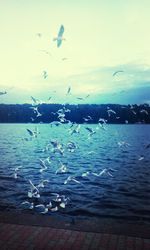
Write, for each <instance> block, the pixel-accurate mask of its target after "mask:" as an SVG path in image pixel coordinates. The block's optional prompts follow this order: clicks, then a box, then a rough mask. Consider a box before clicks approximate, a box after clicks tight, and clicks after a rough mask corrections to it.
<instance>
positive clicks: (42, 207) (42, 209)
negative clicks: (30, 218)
mask: <svg viewBox="0 0 150 250" xmlns="http://www.w3.org/2000/svg"><path fill="white" fill-rule="evenodd" d="M35 209H36V210H37V211H38V212H40V213H41V214H46V213H47V212H48V207H45V205H43V204H39V205H36V206H35Z"/></svg>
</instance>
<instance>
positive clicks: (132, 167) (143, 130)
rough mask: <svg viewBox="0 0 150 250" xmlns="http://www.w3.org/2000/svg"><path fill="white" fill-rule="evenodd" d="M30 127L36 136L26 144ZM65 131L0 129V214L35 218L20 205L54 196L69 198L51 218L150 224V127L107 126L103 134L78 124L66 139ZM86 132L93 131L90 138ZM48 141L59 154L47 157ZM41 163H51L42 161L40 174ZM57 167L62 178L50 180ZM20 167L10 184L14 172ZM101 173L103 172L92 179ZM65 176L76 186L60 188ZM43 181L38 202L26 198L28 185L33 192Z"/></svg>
mask: <svg viewBox="0 0 150 250" xmlns="http://www.w3.org/2000/svg"><path fill="white" fill-rule="evenodd" d="M35 127H38V130H39V134H38V135H37V138H36V137H35V138H32V136H31V135H29V133H28V132H27V130H26V129H30V130H32V131H34V130H35ZM69 127H70V125H68V124H66V125H60V126H55V125H53V126H51V125H50V124H37V125H36V124H0V210H21V211H22V212H24V211H25V212H30V213H31V212H32V213H37V211H35V210H34V209H33V210H32V211H31V210H28V209H27V210H26V209H24V208H23V207H22V205H21V203H22V202H24V201H29V202H33V203H34V204H35V205H37V204H41V203H42V204H47V203H48V202H49V201H52V200H53V198H54V196H53V193H54V192H55V193H58V194H60V195H65V196H66V197H69V200H68V204H67V205H66V207H65V209H62V208H59V209H58V211H57V212H56V213H57V214H59V215H62V216H84V217H91V216H95V217H100V216H102V217H115V218H124V219H145V220H150V148H149V147H147V148H146V145H148V144H149V143H150V133H149V131H150V125H137V124H136V125H107V126H106V130H104V129H101V128H99V129H97V125H86V124H84V125H81V128H80V133H74V134H72V135H71V134H70V132H69ZM86 127H88V128H92V129H93V130H94V131H96V133H95V134H93V135H92V136H91V138H88V134H89V132H88V130H87V129H86ZM52 140H57V141H58V142H59V143H60V144H61V145H62V148H63V150H64V152H63V154H60V153H59V152H53V146H52V144H51V143H50V141H52ZM70 141H71V142H74V143H75V144H76V146H77V148H76V149H75V150H74V152H69V151H68V148H67V143H68V142H70ZM122 142H123V145H121V146H119V145H118V143H122ZM48 144H49V146H47V145H48ZM47 157H50V159H51V163H48V162H46V161H45V164H46V166H47V169H46V170H44V171H43V172H42V173H41V172H40V169H41V166H40V162H39V159H42V160H45V159H46V158H47ZM61 163H62V164H64V165H65V166H67V172H66V173H57V174H56V172H57V171H58V169H59V168H60V166H61ZM20 165H21V166H22V167H21V168H20V169H19V171H17V178H16V179H15V178H14V169H15V168H16V167H18V166H20ZM104 169H106V170H107V171H108V172H106V173H104V174H102V175H100V176H97V175H98V174H99V173H100V172H101V171H102V170H104ZM87 171H88V172H89V174H88V175H87V176H82V174H83V173H86V172H87ZM93 173H94V174H93ZM68 176H73V177H74V178H75V179H76V180H77V182H75V181H70V182H68V183H67V184H66V185H65V184H64V182H65V180H66V179H67V178H68ZM43 179H47V180H48V181H49V182H48V183H46V184H45V187H44V188H40V198H38V199H37V198H29V197H28V191H29V189H30V184H29V180H32V182H33V183H34V185H35V186H37V185H38V184H39V183H40V181H41V180H43ZM51 213H52V212H49V213H48V214H51Z"/></svg>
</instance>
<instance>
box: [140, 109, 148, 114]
mask: <svg viewBox="0 0 150 250" xmlns="http://www.w3.org/2000/svg"><path fill="white" fill-rule="evenodd" d="M140 113H143V114H146V115H148V112H147V110H145V109H142V110H140Z"/></svg>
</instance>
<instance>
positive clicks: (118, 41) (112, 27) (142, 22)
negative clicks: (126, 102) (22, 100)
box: [0, 0, 150, 94]
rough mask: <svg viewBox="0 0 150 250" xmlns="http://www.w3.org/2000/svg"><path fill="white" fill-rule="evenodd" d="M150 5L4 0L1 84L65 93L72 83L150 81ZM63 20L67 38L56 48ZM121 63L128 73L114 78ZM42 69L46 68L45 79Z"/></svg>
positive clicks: (78, 88) (100, 86)
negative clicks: (56, 39)
mask: <svg viewBox="0 0 150 250" xmlns="http://www.w3.org/2000/svg"><path fill="white" fill-rule="evenodd" d="M149 9H150V1H146V0H143V1H138V0H130V1H129V0H126V1H121V0H114V1H108V0H106V1H100V0H93V1H92V0H91V1H84V0H83V1H82V0H81V1H79V0H77V1H73V0H70V1H67V0H62V1H58V0H57V1H51V0H37V1H35V0H30V1H29V0H26V1H25V0H22V1H17V0H2V1H0V34H1V46H0V68H1V74H0V86H1V88H6V89H7V88H9V87H12V86H13V87H14V89H15V88H16V89H17V91H20V92H21V91H29V92H32V93H34V92H35V93H36V92H40V91H41V90H42V91H43V89H45V91H47V90H48V89H53V90H54V89H56V90H57V91H58V92H61V90H62V89H66V88H67V86H68V85H73V89H74V91H75V93H76V94H80V93H81V94H82V93H83V92H86V91H91V93H93V92H94V91H96V92H98V91H106V92H107V91H110V90H111V89H112V91H113V90H115V89H116V88H118V87H119V88H121V86H123V87H124V83H125V82H126V87H131V85H132V86H133V85H134V84H138V82H140V81H141V80H142V81H146V82H147V81H148V80H149V77H148V76H147V72H149V67H150V46H149V44H150V32H149V24H150V15H149ZM61 24H63V25H64V27H65V32H64V37H65V38H66V41H63V43H62V46H61V47H60V48H57V47H56V43H55V42H54V41H53V37H55V36H56V35H57V33H58V30H59V27H60V25H61ZM37 33H41V34H42V36H41V38H39V37H38V36H37V35H36V34H37ZM43 50H46V51H48V52H49V53H50V55H49V54H46V53H44V52H43ZM63 58H67V60H62V59H63ZM130 65H132V67H131V69H130V68H129V66H130ZM134 65H135V68H134ZM138 65H139V66H140V67H139V66H138ZM137 67H139V72H138V74H137ZM145 67H146V68H147V70H146V74H145ZM111 68H112V70H111ZM123 68H125V69H128V73H127V74H126V75H122V76H120V79H118V78H116V79H113V78H112V73H113V70H117V69H123ZM98 69H99V70H98ZM43 70H46V71H47V73H48V78H47V79H46V80H44V79H43V78H42V72H43ZM143 72H144V73H143ZM140 74H142V77H141V80H139V78H140ZM137 78H138V79H137ZM114 83H115V84H114Z"/></svg>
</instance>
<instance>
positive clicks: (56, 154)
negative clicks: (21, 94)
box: [13, 97, 150, 214]
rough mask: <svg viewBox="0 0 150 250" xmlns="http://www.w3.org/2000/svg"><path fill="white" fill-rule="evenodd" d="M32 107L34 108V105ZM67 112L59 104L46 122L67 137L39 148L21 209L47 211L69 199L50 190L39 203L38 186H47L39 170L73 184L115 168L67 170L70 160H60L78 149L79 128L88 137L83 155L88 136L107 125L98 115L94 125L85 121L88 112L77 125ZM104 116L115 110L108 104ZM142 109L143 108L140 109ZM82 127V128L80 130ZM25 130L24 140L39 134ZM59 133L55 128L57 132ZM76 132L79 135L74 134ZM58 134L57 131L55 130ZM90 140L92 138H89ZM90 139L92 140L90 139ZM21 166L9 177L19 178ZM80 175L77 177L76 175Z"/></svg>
mask: <svg viewBox="0 0 150 250" xmlns="http://www.w3.org/2000/svg"><path fill="white" fill-rule="evenodd" d="M32 100H33V104H32V105H33V108H34V109H33V110H36V112H35V113H36V115H37V116H38V112H37V107H38V105H39V103H38V101H37V100H35V98H33V97H32ZM35 108H36V109H35ZM68 112H71V111H70V110H69V109H68V108H66V107H65V106H63V108H61V109H58V111H57V112H56V113H54V115H56V118H57V119H58V120H59V121H56V122H52V123H50V126H51V127H52V128H53V127H54V126H55V127H56V128H57V127H58V126H60V127H61V126H62V127H63V129H64V125H65V130H66V132H67V133H66V135H64V137H65V138H68V141H67V142H62V141H59V140H58V139H56V138H54V139H50V140H49V142H48V143H46V145H45V147H44V148H43V149H42V152H44V153H45V158H43V157H42V158H39V159H38V162H39V169H38V170H37V171H38V173H39V174H40V176H41V177H40V178H41V180H40V179H39V180H40V182H39V183H38V184H36V185H35V184H34V183H33V181H32V180H30V179H29V180H28V186H29V189H28V191H27V195H26V196H27V198H28V199H26V200H25V201H23V202H22V203H21V207H22V208H23V209H30V210H34V211H35V212H38V213H42V214H47V213H50V212H57V211H59V210H62V209H65V208H66V207H67V205H68V204H69V203H70V202H71V199H70V198H69V197H66V196H65V195H64V194H60V193H53V192H52V193H51V192H50V197H51V198H50V199H49V201H48V202H47V203H40V202H39V201H40V198H41V195H42V190H43V189H44V188H45V187H47V186H48V184H49V183H50V179H49V178H47V179H43V173H47V176H49V170H51V171H53V173H54V174H55V178H61V177H62V176H63V177H65V179H64V180H63V183H62V184H63V185H67V184H68V183H69V184H71V185H72V184H73V183H74V184H76V185H83V187H84V184H83V183H82V179H85V178H90V177H91V176H93V177H95V178H101V177H102V176H107V177H108V178H113V177H114V174H115V172H116V171H117V170H116V169H114V168H110V167H107V168H106V167H104V168H103V169H101V170H100V171H95V170H94V169H93V170H92V169H89V170H87V169H86V171H83V172H82V173H80V176H79V175H78V174H70V173H71V171H70V169H69V165H70V163H68V164H66V163H64V161H66V158H65V156H66V155H68V154H70V156H71V154H73V155H74V153H75V154H76V153H77V152H79V151H80V143H77V142H76V141H75V139H76V138H77V139H78V140H80V134H81V132H84V134H85V135H86V138H87V142H88V140H90V141H89V147H88V149H87V151H86V152H85V155H93V153H94V151H90V143H91V140H92V139H91V138H93V136H94V135H95V134H97V133H98V131H99V130H100V131H107V130H108V129H109V128H108V126H107V120H106V119H104V118H101V117H100V118H99V120H98V124H97V125H96V126H95V129H94V128H92V127H91V126H89V125H88V122H89V121H92V119H93V118H92V116H90V115H88V116H87V117H85V118H84V120H85V124H84V126H81V125H80V124H76V123H73V122H71V121H69V120H67V119H66V114H67V113H68ZM107 112H108V117H109V116H110V115H116V116H117V113H116V112H115V111H113V110H111V109H110V108H109V107H108V109H107ZM142 112H143V110H142ZM83 130H84V131H83ZM26 132H27V134H28V137H25V138H24V139H25V140H26V141H29V142H30V141H33V140H36V139H37V138H38V137H39V136H40V132H39V130H38V128H37V127H36V128H35V129H29V128H27V129H26ZM58 133H59V132H58ZM78 135H79V136H78ZM58 136H59V134H58ZM93 141H94V140H93ZM93 141H92V142H93ZM116 146H118V147H119V148H121V149H125V148H128V147H130V146H131V145H130V144H129V143H128V142H126V141H119V142H117V143H116ZM149 148H150V144H148V145H146V146H145V149H149ZM144 158H145V156H144V155H138V156H137V160H138V161H142V160H143V159H144ZM54 160H55V161H57V167H56V168H55V167H54ZM21 169H22V166H18V167H16V168H15V170H14V174H13V177H14V178H15V179H18V178H19V174H18V173H20V172H21ZM79 177H80V178H79Z"/></svg>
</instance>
